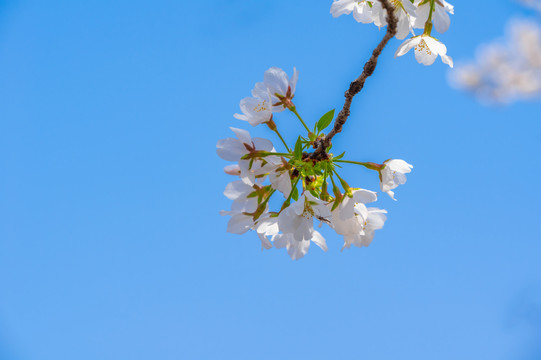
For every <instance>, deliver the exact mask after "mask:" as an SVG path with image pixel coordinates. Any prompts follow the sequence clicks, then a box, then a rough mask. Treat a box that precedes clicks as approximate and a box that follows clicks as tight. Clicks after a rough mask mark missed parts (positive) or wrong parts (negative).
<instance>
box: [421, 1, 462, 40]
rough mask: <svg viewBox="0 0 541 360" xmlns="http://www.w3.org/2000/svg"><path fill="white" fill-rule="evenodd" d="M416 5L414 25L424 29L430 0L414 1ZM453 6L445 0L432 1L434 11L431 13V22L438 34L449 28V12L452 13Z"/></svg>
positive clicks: (453, 11)
mask: <svg viewBox="0 0 541 360" xmlns="http://www.w3.org/2000/svg"><path fill="white" fill-rule="evenodd" d="M415 5H416V6H417V17H416V19H415V24H414V27H415V28H417V29H424V27H425V23H426V22H427V21H428V16H429V14H430V1H426V0H417V1H416V2H415ZM454 13H455V8H454V6H453V5H451V4H449V3H448V2H447V1H445V0H437V1H436V2H435V3H434V12H433V14H432V23H433V24H434V28H435V29H436V31H437V32H439V33H440V34H443V33H444V32H446V31H447V30H449V26H450V25H451V18H450V17H449V14H452V15H453V14H454Z"/></svg>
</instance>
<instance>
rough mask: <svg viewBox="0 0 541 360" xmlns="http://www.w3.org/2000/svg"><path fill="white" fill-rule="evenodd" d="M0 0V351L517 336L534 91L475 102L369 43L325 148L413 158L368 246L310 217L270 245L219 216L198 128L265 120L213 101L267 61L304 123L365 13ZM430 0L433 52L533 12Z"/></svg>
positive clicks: (282, 355)
mask: <svg viewBox="0 0 541 360" xmlns="http://www.w3.org/2000/svg"><path fill="white" fill-rule="evenodd" d="M0 4H1V5H0V79H1V80H0V169H1V172H0V173H1V175H0V218H1V219H2V220H1V221H0V358H1V359H3V360H4V359H5V360H38V359H39V360H49V359H50V360H53V359H54V360H62V359H70V360H71V359H78V360H86V359H88V360H96V359H100V360H109V359H111V360H113V359H114V360H117V359H160V360H168V359H236V360H238V359H304V358H306V359H331V358H338V359H360V358H366V359H416V360H419V359H439V360H446V359H480V358H481V359H491V360H492V359H494V360H500V359H501V360H506V359H539V358H541V349H540V348H539V346H538V345H537V344H539V343H540V342H541V291H540V290H539V289H540V285H541V277H540V276H541V269H540V266H539V262H540V255H541V243H540V241H539V240H540V238H541V230H540V228H539V219H538V217H539V209H538V206H539V203H540V201H541V190H540V189H539V187H538V186H537V182H538V181H537V180H538V179H539V178H540V177H541V168H540V167H539V159H538V153H539V149H540V147H541V123H540V122H539V118H540V116H539V114H540V110H541V107H540V104H539V103H519V104H515V105H512V106H509V107H495V108H488V107H484V106H482V105H480V104H478V103H477V102H476V101H475V100H474V99H472V98H470V96H469V95H467V94H464V93H460V92H457V91H455V90H453V89H452V88H450V87H449V85H448V84H447V82H446V77H447V73H448V69H447V67H446V66H445V65H443V64H442V63H441V62H440V60H438V61H437V63H436V64H435V65H433V66H431V67H424V66H422V65H419V64H417V63H416V62H415V60H414V58H413V54H408V56H404V57H402V58H400V59H393V53H394V51H395V49H396V48H397V46H398V45H399V43H400V42H399V41H398V40H393V41H391V43H390V45H389V47H388V48H387V49H386V50H385V51H384V53H383V55H382V57H381V58H380V61H379V66H378V69H377V71H376V74H375V75H374V76H373V77H372V78H370V79H369V81H368V82H367V84H366V87H365V89H364V90H363V92H362V93H361V94H360V95H359V96H358V98H356V99H355V102H354V105H353V107H352V116H351V118H350V120H349V121H348V123H347V125H346V128H345V131H344V132H343V133H342V134H339V135H338V136H337V137H336V138H335V141H334V147H335V149H336V151H338V149H340V150H342V151H347V155H346V157H347V158H349V159H352V160H359V161H376V162H381V161H383V160H385V159H388V158H402V159H405V160H407V161H408V162H410V163H411V164H413V165H414V166H415V168H414V171H413V173H412V174H411V176H409V178H408V183H407V184H406V185H404V186H401V187H400V188H399V189H398V190H397V192H396V193H397V198H398V199H399V201H398V202H393V201H392V200H390V199H388V198H386V197H383V196H382V197H381V201H380V203H379V206H381V207H384V208H386V209H387V210H388V211H389V216H388V218H389V220H388V221H387V223H386V225H385V228H384V229H383V230H381V231H379V232H378V234H377V236H376V239H375V240H374V242H373V243H372V245H371V246H370V247H369V248H363V249H357V248H356V249H352V250H350V251H344V252H340V247H341V243H342V239H341V238H340V237H339V236H337V235H335V234H333V233H332V232H331V231H328V230H323V233H324V235H325V236H326V238H327V242H328V244H329V248H330V249H329V251H328V253H323V252H322V251H321V250H320V249H318V248H317V247H315V246H314V247H312V248H311V250H310V253H309V254H308V256H307V257H305V258H304V259H302V260H300V261H297V262H293V261H291V260H290V259H289V257H288V256H287V254H286V253H285V251H278V250H275V249H273V250H271V251H268V252H261V251H260V244H259V240H258V239H257V237H256V236H255V235H253V234H248V235H245V236H237V235H231V234H227V233H226V232H225V228H226V224H227V218H222V217H220V216H219V215H218V212H219V210H222V209H227V208H228V206H229V201H228V200H227V199H226V198H225V197H223V195H222V192H223V189H224V188H225V185H226V183H227V181H230V178H228V176H227V175H225V174H223V172H222V167H223V166H224V165H226V163H225V162H224V161H223V160H221V159H219V158H218V157H217V156H216V153H215V145H216V141H217V140H218V139H220V138H224V137H229V136H231V132H230V131H229V130H228V127H229V126H235V127H242V128H245V129H249V130H250V131H251V132H252V134H253V135H258V136H268V137H271V136H272V134H270V133H269V132H268V130H266V129H264V128H261V129H260V128H257V129H252V128H249V125H248V124H247V123H244V122H242V121H239V120H236V119H234V118H233V114H234V113H235V112H237V111H238V103H239V101H240V99H242V98H243V97H245V96H248V95H249V92H250V90H251V88H252V86H253V84H254V83H255V82H256V81H261V79H262V76H263V72H264V71H265V70H266V69H267V68H269V67H271V66H278V67H282V68H284V69H285V70H286V71H288V72H289V73H291V72H292V69H293V67H294V66H296V67H297V69H298V70H299V72H300V79H299V83H298V87H297V95H296V97H295V99H296V105H297V107H298V109H299V111H300V112H301V113H302V115H303V117H304V118H305V119H307V121H308V122H310V123H312V124H313V121H315V120H316V119H319V117H320V116H321V115H322V114H324V113H325V112H327V111H328V110H330V109H333V108H340V107H341V106H342V105H343V92H344V91H345V89H346V88H347V85H348V84H349V82H350V81H351V80H353V79H354V78H355V77H356V76H357V75H358V74H359V73H360V71H361V69H362V65H363V64H364V61H366V59H367V58H368V57H369V54H370V53H371V51H372V49H373V48H374V46H375V45H376V44H377V43H378V42H379V40H380V37H381V36H383V31H378V29H377V28H376V27H374V26H372V25H361V24H357V23H356V22H355V21H354V20H353V19H352V18H351V17H342V18H339V19H333V18H332V17H331V16H330V15H329V8H330V5H331V1H330V0H329V1H317V2H314V1H308V0H289V1H285V0H275V1H269V2H260V1H257V2H256V1H248V0H231V1H217V0H216V1H215V0H210V1H206V2H202V1H199V2H188V1H173V0H169V1H165V0H163V1H162V0H156V1H152V2H150V1H141V0H131V1H125V0H116V1H93V2H74V1H52V2H50V1H49V2H43V1H32V0H28V1H24V0H19V1H17V0H8V1H0ZM454 5H455V7H456V15H454V16H453V17H452V25H451V29H450V30H449V32H447V33H446V34H444V35H442V36H441V37H440V39H441V40H442V41H444V42H445V43H446V44H447V45H448V48H449V54H450V55H451V56H453V57H454V58H455V60H456V61H457V62H458V61H460V60H467V59H469V58H471V57H472V56H473V54H474V51H475V48H476V47H477V45H478V44H480V43H482V42H486V41H489V40H492V39H493V38H495V37H499V36H501V35H502V34H503V28H504V25H505V23H506V21H507V19H508V18H509V17H510V16H512V15H517V16H519V15H521V16H530V17H531V16H533V14H532V13H530V12H528V11H525V10H523V9H521V8H520V7H519V6H518V5H517V4H516V3H514V2H512V1H511V0H502V1H488V0H487V1H485V0H482V1H481V0H479V1H475V2H465V1H460V2H459V1H456V2H455V3H454ZM275 121H276V123H277V124H278V126H280V128H281V129H283V132H284V135H285V138H286V140H288V141H289V142H293V141H294V139H295V138H296V134H297V133H298V132H299V131H301V128H300V126H299V124H298V123H297V122H296V121H295V119H294V118H293V116H291V114H283V115H282V114H281V115H280V116H277V117H276V118H275ZM271 139H272V140H273V141H274V142H275V145H276V146H277V147H278V141H277V140H276V139H274V138H272V137H271ZM340 152H341V151H340ZM344 173H345V174H346V175H347V179H348V180H349V182H350V184H351V185H354V186H359V187H364V188H368V189H374V190H376V189H377V187H378V183H377V179H376V178H374V176H373V174H371V173H369V172H367V171H365V170H363V169H362V168H357V167H354V166H353V165H352V166H351V167H349V166H348V167H345V168H344Z"/></svg>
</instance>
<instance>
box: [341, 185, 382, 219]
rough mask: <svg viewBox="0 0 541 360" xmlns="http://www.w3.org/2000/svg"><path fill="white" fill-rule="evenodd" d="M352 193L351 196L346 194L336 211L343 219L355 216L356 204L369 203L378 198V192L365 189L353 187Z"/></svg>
mask: <svg viewBox="0 0 541 360" xmlns="http://www.w3.org/2000/svg"><path fill="white" fill-rule="evenodd" d="M351 195H352V196H351V197H350V196H348V195H344V199H343V200H342V202H341V203H340V205H339V206H338V207H337V208H336V209H335V211H334V212H336V213H338V214H339V216H340V218H341V219H343V220H345V219H348V218H351V217H352V216H353V212H354V210H353V209H354V207H355V204H358V203H361V204H368V203H371V202H374V201H376V200H377V199H378V195H377V193H375V192H374V191H370V190H365V189H352V192H351ZM333 218H334V216H333Z"/></svg>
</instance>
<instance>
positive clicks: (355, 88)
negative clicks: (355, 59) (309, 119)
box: [312, 0, 398, 159]
mask: <svg viewBox="0 0 541 360" xmlns="http://www.w3.org/2000/svg"><path fill="white" fill-rule="evenodd" d="M379 1H380V2H381V5H382V6H383V8H384V9H385V10H386V11H387V33H386V34H385V36H384V37H383V39H382V40H381V42H380V43H379V44H378V46H377V47H376V48H375V49H374V51H373V52H372V56H371V57H370V59H369V60H368V61H367V62H366V64H365V65H364V69H363V72H362V74H361V75H360V76H359V77H358V78H357V79H355V81H353V82H352V83H351V84H350V86H349V89H348V90H347V91H346V93H345V97H346V101H345V103H344V107H343V108H342V110H341V111H340V113H339V114H338V116H337V117H336V120H335V121H334V127H333V129H332V130H331V131H330V132H329V133H328V134H327V135H326V136H325V137H324V138H322V139H318V140H317V141H316V142H315V143H314V148H315V151H314V152H313V153H312V158H314V159H319V158H320V157H322V156H323V154H325V150H326V149H327V148H328V147H329V146H330V145H331V142H332V138H333V137H334V136H335V135H336V134H338V133H339V132H341V131H342V127H343V126H344V124H345V123H346V120H347V119H348V117H349V115H350V108H351V103H352V101H353V97H354V96H355V95H357V94H358V93H359V92H360V91H361V90H362V89H363V87H364V83H365V82H366V79H368V78H369V77H370V76H371V75H372V74H373V73H374V70H375V69H376V65H377V64H378V57H379V56H380V55H381V52H382V51H383V49H384V48H385V46H386V45H387V43H388V42H389V40H391V39H392V38H393V37H394V36H395V35H396V30H397V24H398V19H397V17H396V16H395V14H394V6H393V5H392V4H391V1H390V0H379Z"/></svg>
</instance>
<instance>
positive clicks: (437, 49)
mask: <svg viewBox="0 0 541 360" xmlns="http://www.w3.org/2000/svg"><path fill="white" fill-rule="evenodd" d="M391 3H392V5H393V7H394V11H395V16H396V17H397V19H398V29H397V30H398V31H397V33H396V38H397V39H399V40H403V39H405V38H406V37H407V36H408V35H411V37H410V38H409V39H407V40H406V41H404V42H403V43H402V44H401V45H400V47H399V48H398V50H397V51H396V53H395V57H397V56H402V55H404V54H406V53H407V52H408V51H410V50H411V49H415V58H416V59H417V61H418V62H419V63H421V64H424V65H432V64H433V63H434V61H435V60H436V58H437V57H438V55H439V56H441V59H442V61H443V62H444V63H445V64H448V65H449V66H450V67H453V59H452V58H451V57H450V56H448V55H447V47H446V46H445V45H444V44H443V43H441V42H440V41H439V40H437V39H436V38H434V37H433V36H432V28H435V29H436V31H437V32H439V33H440V34H443V33H444V32H446V31H447V30H448V29H449V26H450V24H451V19H450V17H449V14H454V7H453V5H451V4H449V3H448V2H446V1H445V0H391ZM352 13H353V17H354V18H355V20H357V22H361V23H364V24H369V23H374V25H376V26H377V27H379V28H381V27H383V26H386V25H387V21H386V19H385V10H384V9H383V7H382V5H381V3H380V2H379V1H378V0H370V1H369V0H335V1H334V3H333V4H332V6H331V14H332V15H333V16H334V17H339V16H341V15H344V14H347V15H349V14H352ZM414 29H423V33H422V34H421V35H415V31H414Z"/></svg>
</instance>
